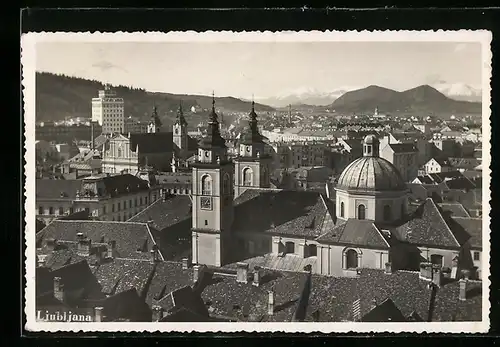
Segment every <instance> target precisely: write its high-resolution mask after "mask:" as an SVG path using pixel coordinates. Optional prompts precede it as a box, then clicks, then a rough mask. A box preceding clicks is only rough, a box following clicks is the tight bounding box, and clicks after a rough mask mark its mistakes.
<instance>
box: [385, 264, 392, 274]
mask: <svg viewBox="0 0 500 347" xmlns="http://www.w3.org/2000/svg"><path fill="white" fill-rule="evenodd" d="M385 273H386V274H391V273H392V264H391V263H390V262H387V263H385Z"/></svg>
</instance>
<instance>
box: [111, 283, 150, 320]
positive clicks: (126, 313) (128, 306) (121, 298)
mask: <svg viewBox="0 0 500 347" xmlns="http://www.w3.org/2000/svg"><path fill="white" fill-rule="evenodd" d="M101 305H102V308H103V310H102V315H103V321H105V322H106V321H115V320H129V321H132V322H141V321H142V322H151V309H150V308H149V306H148V305H147V304H146V303H145V302H144V300H143V299H142V298H141V296H140V294H139V293H138V292H137V290H136V289H135V288H130V289H128V290H126V291H122V292H120V293H117V294H114V295H111V296H108V297H107V298H106V299H105V300H103V302H102V304H101Z"/></svg>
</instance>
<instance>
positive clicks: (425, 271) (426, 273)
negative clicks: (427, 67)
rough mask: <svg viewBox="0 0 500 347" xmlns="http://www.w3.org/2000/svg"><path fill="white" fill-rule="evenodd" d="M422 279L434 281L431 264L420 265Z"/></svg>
mask: <svg viewBox="0 0 500 347" xmlns="http://www.w3.org/2000/svg"><path fill="white" fill-rule="evenodd" d="M420 278H422V279H426V280H431V279H432V264H431V263H421V264H420Z"/></svg>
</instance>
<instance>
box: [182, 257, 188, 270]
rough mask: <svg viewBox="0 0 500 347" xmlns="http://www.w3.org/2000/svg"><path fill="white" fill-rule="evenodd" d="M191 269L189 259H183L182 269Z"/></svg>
mask: <svg viewBox="0 0 500 347" xmlns="http://www.w3.org/2000/svg"><path fill="white" fill-rule="evenodd" d="M188 268H189V259H188V258H182V269H183V270H186V269H188Z"/></svg>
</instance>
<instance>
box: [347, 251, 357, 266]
mask: <svg viewBox="0 0 500 347" xmlns="http://www.w3.org/2000/svg"><path fill="white" fill-rule="evenodd" d="M357 267H358V253H357V252H356V251H355V250H354V249H350V250H348V251H347V252H346V269H355V268H357Z"/></svg>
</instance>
